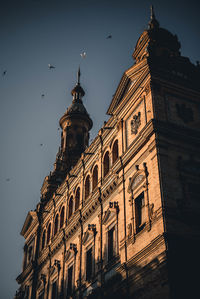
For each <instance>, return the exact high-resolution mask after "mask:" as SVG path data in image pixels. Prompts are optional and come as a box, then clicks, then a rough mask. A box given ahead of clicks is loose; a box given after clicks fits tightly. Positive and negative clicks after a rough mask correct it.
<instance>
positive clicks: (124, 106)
mask: <svg viewBox="0 0 200 299" xmlns="http://www.w3.org/2000/svg"><path fill="white" fill-rule="evenodd" d="M133 58H134V61H135V62H134V64H133V66H131V67H130V68H129V69H128V70H126V71H125V72H124V74H123V76H122V79H121V81H120V83H119V85H118V87H117V89H116V92H115V94H114V96H113V98H112V101H111V103H110V106H109V108H108V111H107V113H108V115H110V118H109V120H108V121H107V122H106V123H104V126H103V127H102V128H101V129H100V130H99V132H98V135H97V136H96V138H95V139H94V140H93V141H92V143H91V144H90V145H89V131H90V129H91V128H92V125H93V122H92V120H91V118H90V116H89V114H88V113H87V110H86V108H85V107H84V104H83V100H82V98H83V96H84V95H85V92H84V90H83V89H82V87H81V84H80V70H79V71H78V74H77V83H76V86H75V88H74V89H73V90H72V96H73V100H72V104H71V106H70V107H69V108H68V109H67V110H66V112H65V113H64V115H63V116H62V117H61V119H60V126H61V129H62V133H61V146H60V148H59V151H58V154H57V157H56V161H55V163H54V170H53V171H52V172H51V173H50V174H49V175H48V176H47V177H46V178H45V179H44V183H43V186H42V188H41V200H40V202H39V203H38V205H37V207H36V209H35V210H34V211H30V212H29V213H28V215H27V217H26V220H25V223H24V225H23V228H22V231H21V234H22V236H24V238H25V245H24V258H23V266H22V267H23V268H22V272H21V274H20V275H19V276H18V277H17V282H18V283H19V284H20V288H19V290H18V291H17V293H16V296H15V298H16V299H21V298H26V299H35V298H37V299H58V298H89V299H92V298H96V299H97V298H116V299H117V298H124V299H125V298H137V299H150V298H152V299H161V298H162V299H167V298H174V299H177V298H195V297H193V295H192V292H193V291H194V289H195V288H194V285H193V284H195V279H196V275H194V264H193V262H189V256H190V259H191V257H192V255H194V256H195V255H198V254H199V253H198V252H199V247H198V241H199V239H200V198H199V182H200V170H199V169H200V156H199V148H200V147H199V145H200V134H199V129H200V127H199V125H200V108H199V107H200V85H199V82H200V66H199V65H196V66H195V65H193V64H192V63H191V62H190V60H189V59H188V58H186V57H183V56H181V53H180V43H179V41H178V38H177V36H175V35H173V34H172V33H170V32H169V31H167V30H166V29H163V28H161V27H160V25H159V23H158V21H157V20H156V18H155V15H154V12H153V10H152V12H151V19H150V22H149V24H148V28H147V29H146V30H144V32H143V33H142V34H141V36H140V37H139V39H138V41H137V43H136V47H135V50H134V53H133ZM192 285H193V286H192Z"/></svg>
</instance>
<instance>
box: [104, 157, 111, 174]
mask: <svg viewBox="0 0 200 299" xmlns="http://www.w3.org/2000/svg"><path fill="white" fill-rule="evenodd" d="M109 167H110V161H109V152H106V154H105V156H104V159H103V176H104V177H105V176H106V175H107V174H108V172H109Z"/></svg>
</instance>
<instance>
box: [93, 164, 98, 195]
mask: <svg viewBox="0 0 200 299" xmlns="http://www.w3.org/2000/svg"><path fill="white" fill-rule="evenodd" d="M97 184H98V166H97V165H96V166H95V168H94V170H93V174H92V190H94V188H95V187H96V186H97Z"/></svg>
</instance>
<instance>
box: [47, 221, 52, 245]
mask: <svg viewBox="0 0 200 299" xmlns="http://www.w3.org/2000/svg"><path fill="white" fill-rule="evenodd" d="M50 238H51V223H49V226H48V230H47V244H49V241H50Z"/></svg>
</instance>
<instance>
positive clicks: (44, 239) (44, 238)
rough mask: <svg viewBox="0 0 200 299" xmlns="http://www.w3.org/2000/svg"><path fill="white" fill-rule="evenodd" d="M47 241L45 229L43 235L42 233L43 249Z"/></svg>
mask: <svg viewBox="0 0 200 299" xmlns="http://www.w3.org/2000/svg"><path fill="white" fill-rule="evenodd" d="M45 242H46V229H45V230H44V231H43V235H42V249H43V248H44V247H45Z"/></svg>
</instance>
